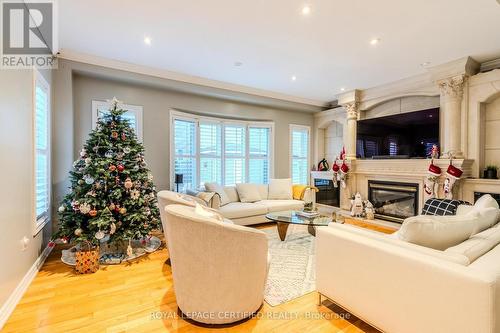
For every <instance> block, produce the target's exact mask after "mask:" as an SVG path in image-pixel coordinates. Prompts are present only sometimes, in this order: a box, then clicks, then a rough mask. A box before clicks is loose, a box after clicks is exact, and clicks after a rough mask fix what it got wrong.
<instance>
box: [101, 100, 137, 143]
mask: <svg viewBox="0 0 500 333" xmlns="http://www.w3.org/2000/svg"><path fill="white" fill-rule="evenodd" d="M118 107H119V108H122V109H124V110H127V111H126V112H125V113H124V114H123V119H126V120H128V121H129V123H130V126H131V127H132V128H133V129H134V130H135V135H137V140H139V141H140V142H142V106H138V105H130V104H118ZM108 112H109V103H108V102H105V101H92V129H95V126H96V124H97V119H98V118H99V117H102V116H103V115H104V114H106V113H108Z"/></svg>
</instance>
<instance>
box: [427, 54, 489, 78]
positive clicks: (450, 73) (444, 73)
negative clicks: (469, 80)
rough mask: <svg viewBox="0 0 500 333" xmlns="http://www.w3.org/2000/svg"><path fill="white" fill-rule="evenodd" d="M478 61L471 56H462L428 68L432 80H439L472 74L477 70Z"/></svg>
mask: <svg viewBox="0 0 500 333" xmlns="http://www.w3.org/2000/svg"><path fill="white" fill-rule="evenodd" d="M479 67H480V66H479V63H478V62H477V61H475V60H474V59H472V58H471V57H463V58H460V59H456V60H453V61H450V62H447V63H444V64H441V65H437V66H433V67H430V68H428V71H429V73H430V74H431V77H432V80H433V81H440V80H443V79H447V78H451V77H454V76H457V75H467V76H472V75H475V74H477V73H478V72H479Z"/></svg>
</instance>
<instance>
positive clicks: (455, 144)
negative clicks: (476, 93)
mask: <svg viewBox="0 0 500 333" xmlns="http://www.w3.org/2000/svg"><path fill="white" fill-rule="evenodd" d="M465 80H466V76H465V75H464V74H460V75H456V76H453V77H451V78H447V79H444V80H440V81H438V85H439V90H440V96H441V115H442V122H443V127H442V128H443V136H444V138H443V140H442V144H443V146H442V147H441V156H442V157H445V158H447V157H449V156H448V152H452V153H453V156H454V157H456V158H462V157H463V152H462V145H461V143H462V142H461V132H462V123H461V120H462V112H461V111H462V97H463V93H464V83H465Z"/></svg>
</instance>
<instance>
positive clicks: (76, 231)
mask: <svg viewBox="0 0 500 333" xmlns="http://www.w3.org/2000/svg"><path fill="white" fill-rule="evenodd" d="M82 232H83V230H82V229H80V228H78V229H75V236H77V237H80V236H81V235H82Z"/></svg>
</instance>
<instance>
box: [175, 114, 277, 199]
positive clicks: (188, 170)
mask: <svg viewBox="0 0 500 333" xmlns="http://www.w3.org/2000/svg"><path fill="white" fill-rule="evenodd" d="M171 119H172V121H171V123H172V125H171V133H172V138H171V142H172V147H171V152H172V154H171V155H172V156H173V166H172V168H171V170H173V172H172V173H171V177H170V178H171V179H172V184H173V179H174V175H175V174H176V173H177V174H183V185H182V186H181V187H179V188H180V189H181V188H182V190H185V189H188V188H190V189H194V188H197V187H198V186H201V185H203V184H204V183H209V182H216V183H218V184H224V185H234V184H237V183H244V182H252V183H267V182H268V181H269V177H270V176H271V175H272V153H271V152H272V142H273V137H272V133H273V127H274V124H273V123H268V122H247V121H234V120H228V119H221V118H212V117H203V116H195V115H191V114H188V113H182V112H177V111H172V113H171Z"/></svg>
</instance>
